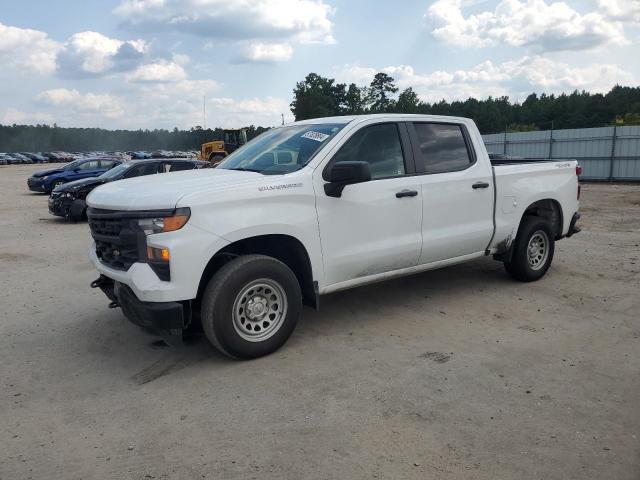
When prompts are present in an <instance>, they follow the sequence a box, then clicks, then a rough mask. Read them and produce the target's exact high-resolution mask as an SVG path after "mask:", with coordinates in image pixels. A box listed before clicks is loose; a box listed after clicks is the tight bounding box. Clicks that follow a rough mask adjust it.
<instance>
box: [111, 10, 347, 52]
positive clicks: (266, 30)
mask: <svg viewBox="0 0 640 480" xmlns="http://www.w3.org/2000/svg"><path fill="white" fill-rule="evenodd" d="M114 13H115V14H116V15H118V16H120V17H121V18H122V19H123V22H124V23H125V24H128V25H130V26H135V27H136V28H143V29H144V28H148V29H152V30H157V29H162V30H163V31H167V30H178V31H180V32H189V33H193V34H196V35H201V36H204V37H211V38H224V39H226V40H229V39H237V40H254V41H257V40H261V39H262V40H265V39H270V40H271V41H274V40H275V41H279V42H282V41H292V42H298V43H333V42H334V41H335V40H334V38H333V36H332V30H333V22H332V20H331V17H332V16H333V13H334V9H333V8H332V7H330V6H329V5H327V4H325V3H324V1H323V0H260V1H250V0H240V1H231V2H230V1H228V0H122V1H121V2H120V4H119V5H118V6H117V7H116V8H115V9H114Z"/></svg>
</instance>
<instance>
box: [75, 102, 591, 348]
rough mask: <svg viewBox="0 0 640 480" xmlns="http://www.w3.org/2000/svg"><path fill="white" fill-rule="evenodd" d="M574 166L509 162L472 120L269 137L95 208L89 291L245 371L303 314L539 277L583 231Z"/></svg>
mask: <svg viewBox="0 0 640 480" xmlns="http://www.w3.org/2000/svg"><path fill="white" fill-rule="evenodd" d="M579 169H580V167H579V166H578V165H577V162H576V161H574V160H562V161H539V160H538V161H528V160H525V159H517V160H516V159H507V160H497V161H496V164H492V163H491V161H490V159H489V156H488V154H487V151H486V149H485V147H484V144H483V142H482V137H481V136H480V133H479V131H478V129H477V128H476V126H475V124H474V123H473V121H472V120H469V119H466V118H456V117H441V116H428V115H386V114H385V115H365V116H354V117H333V118H322V119H313V120H305V121H301V122H296V123H293V124H289V125H286V126H282V127H278V128H274V129H271V130H269V131H267V132H265V133H263V134H262V135H261V136H259V137H257V138H256V139H254V140H252V141H251V142H249V143H247V144H246V145H245V146H243V147H242V148H240V149H238V150H237V151H236V152H234V153H232V154H231V155H230V156H229V157H227V158H226V159H225V160H224V161H223V162H222V163H221V164H220V165H219V166H218V167H217V168H215V169H206V170H196V171H189V172H176V173H169V174H165V175H160V176H153V178H149V177H141V178H134V179H130V180H122V181H119V182H113V183H110V184H106V185H103V186H100V187H98V188H96V189H95V190H94V191H93V192H91V194H90V195H89V197H88V199H87V203H88V206H89V208H88V212H87V213H88V217H89V225H90V228H91V234H92V236H93V239H94V242H93V245H92V247H91V249H90V257H91V259H92V261H93V263H94V264H95V266H96V268H97V269H98V271H99V273H100V277H99V278H98V279H97V280H95V281H94V282H93V283H92V286H93V287H99V288H101V289H102V290H103V291H104V292H105V293H106V294H107V296H108V297H109V299H110V300H111V305H110V306H111V307H121V308H122V311H123V313H124V315H125V316H126V317H127V318H129V320H131V321H132V322H133V323H135V324H137V325H139V326H142V327H145V328H146V329H151V330H156V331H162V332H169V333H172V334H181V333H183V332H185V331H187V330H189V329H191V328H196V327H197V326H198V325H201V327H202V329H203V330H204V332H205V334H206V336H207V337H208V338H209V340H210V341H211V343H212V344H213V345H214V346H215V347H216V348H218V349H219V350H220V351H222V352H223V353H225V354H227V355H229V356H231V357H235V358H253V357H258V356H261V355H265V354H268V353H271V352H273V351H275V350H276V349H278V348H279V347H280V346H281V345H283V344H284V343H285V341H286V340H287V339H288V338H289V336H290V335H291V333H292V331H293V329H294V327H295V326H296V323H297V321H298V318H299V316H300V314H301V309H302V304H303V303H305V304H308V305H311V306H314V307H316V308H319V306H320V296H321V295H324V294H328V293H331V292H335V291H338V290H344V289H348V288H351V287H356V286H359V285H364V284H367V283H371V282H376V281H380V280H385V279H389V278H393V277H398V276H402V275H408V274H415V273H418V272H423V271H427V270H431V269H435V268H440V267H446V266H448V265H452V264H456V263H460V262H465V261H468V260H472V259H475V258H478V257H482V256H485V255H492V256H493V258H495V259H497V260H499V261H502V262H504V265H505V268H506V271H507V273H508V274H509V275H511V276H512V277H513V278H515V279H516V280H520V281H533V280H538V279H539V278H541V277H542V276H543V275H544V274H545V273H546V271H547V269H548V268H549V266H550V265H551V261H552V259H553V255H554V244H555V241H557V240H559V239H561V238H564V237H570V236H571V235H573V234H574V233H576V232H578V231H579V228H578V227H577V226H576V222H577V220H578V219H579V214H578V206H579V194H580V189H579V185H578V174H579Z"/></svg>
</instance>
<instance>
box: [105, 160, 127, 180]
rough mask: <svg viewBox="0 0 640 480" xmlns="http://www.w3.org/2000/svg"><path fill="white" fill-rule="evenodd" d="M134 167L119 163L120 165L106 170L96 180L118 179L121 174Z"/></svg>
mask: <svg viewBox="0 0 640 480" xmlns="http://www.w3.org/2000/svg"><path fill="white" fill-rule="evenodd" d="M132 165H134V164H133V163H121V164H120V165H118V166H116V167H113V168H112V169H111V170H107V171H106V172H104V173H103V174H102V175H100V176H99V177H98V178H101V179H102V180H113V179H114V178H116V177H119V176H120V175H121V174H123V173H124V172H126V171H127V170H129V168H130V167H131V166H132Z"/></svg>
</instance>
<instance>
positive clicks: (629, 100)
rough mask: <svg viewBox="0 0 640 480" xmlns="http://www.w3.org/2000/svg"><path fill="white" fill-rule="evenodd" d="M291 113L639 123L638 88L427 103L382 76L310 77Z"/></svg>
mask: <svg viewBox="0 0 640 480" xmlns="http://www.w3.org/2000/svg"><path fill="white" fill-rule="evenodd" d="M291 111H292V112H293V114H294V115H295V118H296V120H305V119H309V118H317V117H326V116H334V115H358V114H364V113H421V114H431V115H454V116H460V117H469V118H472V119H473V120H475V122H476V124H477V125H478V128H479V129H480V131H481V132H482V133H483V134H484V133H497V132H503V131H505V129H506V130H507V131H529V130H549V129H551V128H554V129H560V128H588V127H602V126H607V125H612V124H619V125H620V124H623V125H640V87H623V86H619V85H616V86H615V87H613V88H612V89H611V90H610V91H609V92H608V93H606V94H604V95H603V94H601V93H589V92H586V91H581V92H579V91H577V90H576V91H574V92H572V93H570V94H565V93H563V94H561V95H554V94H551V95H547V94H545V93H542V94H540V95H538V94H536V93H532V94H530V95H529V96H528V97H527V98H526V99H525V101H524V102H522V103H514V102H511V101H510V100H509V97H506V96H505V97H498V98H493V97H488V98H486V99H484V100H478V99H476V98H468V99H467V100H455V101H451V102H448V101H446V100H441V101H439V102H435V103H429V102H424V101H422V100H420V98H419V97H418V95H417V94H416V92H415V91H414V90H413V88H411V87H409V88H406V89H404V90H402V91H401V92H399V89H398V87H397V86H396V84H395V80H394V78H393V77H391V76H390V75H388V74H386V73H383V72H380V73H377V74H376V75H375V76H374V78H373V80H372V81H371V83H370V84H369V85H365V86H358V85H356V84H355V83H351V84H349V85H347V84H345V83H336V81H335V80H334V79H333V78H326V77H322V76H320V75H318V74H315V73H310V74H309V75H307V76H306V77H305V79H304V80H303V81H301V82H298V83H297V84H296V86H295V88H294V90H293V102H291Z"/></svg>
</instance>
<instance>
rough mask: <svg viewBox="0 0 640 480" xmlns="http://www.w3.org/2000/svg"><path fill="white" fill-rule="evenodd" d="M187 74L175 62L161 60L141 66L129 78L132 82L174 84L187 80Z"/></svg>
mask: <svg viewBox="0 0 640 480" xmlns="http://www.w3.org/2000/svg"><path fill="white" fill-rule="evenodd" d="M186 78H187V73H186V72H185V71H184V68H182V66H180V65H178V64H177V63H175V62H169V61H166V60H159V61H157V62H153V63H147V64H144V65H140V66H139V67H138V68H137V69H136V70H135V71H134V72H133V73H131V75H129V76H128V77H127V79H128V80H129V81H130V82H157V83H173V82H181V81H183V80H186Z"/></svg>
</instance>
